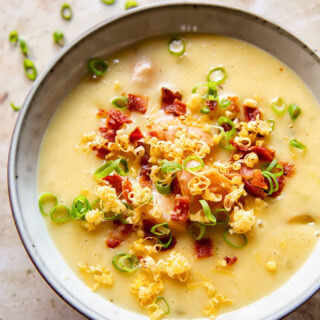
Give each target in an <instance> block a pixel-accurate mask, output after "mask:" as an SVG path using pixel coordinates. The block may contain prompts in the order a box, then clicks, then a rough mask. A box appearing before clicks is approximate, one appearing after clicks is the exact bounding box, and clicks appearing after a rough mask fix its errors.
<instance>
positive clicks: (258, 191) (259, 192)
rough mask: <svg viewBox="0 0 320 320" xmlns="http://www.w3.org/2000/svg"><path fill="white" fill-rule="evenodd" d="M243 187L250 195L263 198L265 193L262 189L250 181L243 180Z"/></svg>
mask: <svg viewBox="0 0 320 320" xmlns="http://www.w3.org/2000/svg"><path fill="white" fill-rule="evenodd" d="M244 189H245V190H246V191H247V192H248V193H250V194H251V195H252V196H254V197H259V198H265V197H266V195H267V194H266V193H265V192H264V190H262V189H260V188H258V187H255V186H254V185H253V184H252V183H251V182H250V181H248V180H245V181H244Z"/></svg>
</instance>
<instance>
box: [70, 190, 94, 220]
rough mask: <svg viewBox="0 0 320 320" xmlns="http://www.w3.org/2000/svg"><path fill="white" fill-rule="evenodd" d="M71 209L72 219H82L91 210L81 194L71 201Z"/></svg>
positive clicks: (85, 198)
mask: <svg viewBox="0 0 320 320" xmlns="http://www.w3.org/2000/svg"><path fill="white" fill-rule="evenodd" d="M71 209H72V216H73V217H74V218H76V219H83V218H84V216H85V215H86V213H87V212H88V211H89V210H91V206H90V203H89V201H88V199H87V197H86V196H84V195H82V194H81V195H80V196H78V197H76V198H75V199H74V200H73V202H72V207H71Z"/></svg>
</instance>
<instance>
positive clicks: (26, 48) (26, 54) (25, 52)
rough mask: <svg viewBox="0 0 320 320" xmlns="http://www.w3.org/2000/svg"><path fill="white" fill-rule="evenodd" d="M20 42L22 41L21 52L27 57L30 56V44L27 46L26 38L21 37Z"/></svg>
mask: <svg viewBox="0 0 320 320" xmlns="http://www.w3.org/2000/svg"><path fill="white" fill-rule="evenodd" d="M19 43H20V49H21V52H22V53H23V55H24V56H25V57H28V51H29V50H28V46H27V43H26V42H25V40H23V39H19Z"/></svg>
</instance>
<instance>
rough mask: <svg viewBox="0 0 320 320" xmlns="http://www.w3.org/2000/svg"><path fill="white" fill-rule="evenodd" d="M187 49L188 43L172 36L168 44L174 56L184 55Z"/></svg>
mask: <svg viewBox="0 0 320 320" xmlns="http://www.w3.org/2000/svg"><path fill="white" fill-rule="evenodd" d="M185 50H186V43H185V41H184V40H183V39H181V38H172V39H170V41H169V44H168V51H169V52H170V53H171V54H172V55H174V56H178V57H179V56H182V55H183V54H184V52H185Z"/></svg>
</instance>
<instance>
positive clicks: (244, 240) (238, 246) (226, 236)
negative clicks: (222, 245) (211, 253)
mask: <svg viewBox="0 0 320 320" xmlns="http://www.w3.org/2000/svg"><path fill="white" fill-rule="evenodd" d="M229 237H231V235H230V233H229V230H227V231H225V232H224V233H223V239H224V241H225V242H226V243H227V244H228V245H229V246H231V247H233V248H236V249H242V248H244V247H245V246H246V245H247V243H248V239H247V237H246V235H245V234H239V235H232V237H233V238H241V242H242V243H241V244H238V243H235V242H234V241H233V242H231V241H230V240H229Z"/></svg>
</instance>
